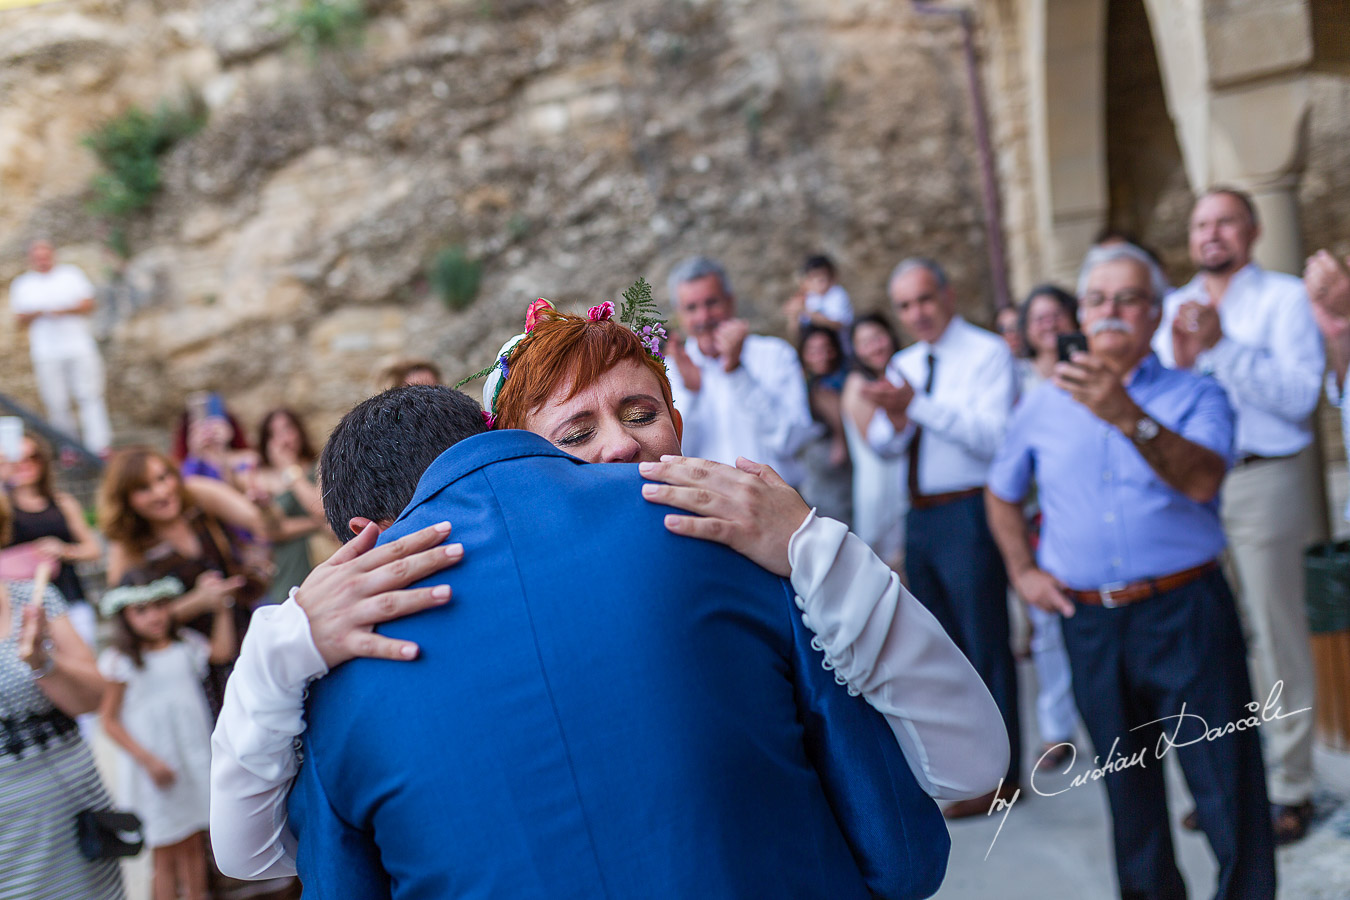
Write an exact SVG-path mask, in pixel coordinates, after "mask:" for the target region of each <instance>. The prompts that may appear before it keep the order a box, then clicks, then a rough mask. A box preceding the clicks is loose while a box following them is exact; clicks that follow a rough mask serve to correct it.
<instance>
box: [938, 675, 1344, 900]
mask: <svg viewBox="0 0 1350 900" xmlns="http://www.w3.org/2000/svg"><path fill="white" fill-rule="evenodd" d="M1018 676H1019V678H1020V680H1021V685H1022V694H1023V703H1022V709H1023V712H1024V716H1023V720H1024V721H1023V727H1022V732H1023V734H1024V735H1026V736H1028V738H1029V740H1028V741H1027V747H1026V749H1025V752H1024V755H1023V758H1024V759H1026V760H1028V763H1027V764H1028V765H1029V764H1030V762H1029V761H1030V760H1034V759H1035V758H1036V756H1037V755H1039V749H1038V746H1037V745H1038V741H1037V739H1036V737H1035V735H1036V728H1035V721H1034V712H1033V710H1034V709H1035V703H1034V694H1033V692H1034V690H1035V671H1034V670H1033V669H1032V667H1031V665H1030V663H1024V664H1023V665H1021V666H1020V667H1019V671H1018ZM1079 746H1080V747H1087V746H1089V745H1088V743H1087V740H1086V737H1085V736H1082V735H1080V738H1079ZM1168 763H1169V765H1168V796H1169V805H1170V806H1171V809H1172V813H1173V819H1174V822H1173V829H1172V832H1173V841H1174V842H1175V843H1176V847H1177V856H1178V862H1179V864H1180V866H1181V870H1182V874H1183V875H1184V876H1185V878H1186V883H1187V886H1188V887H1189V891H1190V895H1191V896H1192V897H1197V898H1199V897H1208V896H1210V895H1211V894H1212V893H1213V891H1214V875H1215V871H1216V867H1215V864H1214V858H1213V856H1211V855H1210V852H1209V846H1208V844H1207V843H1206V842H1205V839H1204V838H1203V837H1202V836H1200V835H1197V834H1194V833H1192V832H1188V831H1183V830H1181V828H1180V826H1179V825H1177V824H1176V823H1177V820H1179V819H1180V818H1181V816H1182V815H1183V814H1184V813H1185V811H1186V810H1188V809H1190V798H1189V795H1188V794H1187V793H1186V787H1185V782H1184V781H1183V780H1182V778H1181V774H1180V769H1179V768H1178V767H1177V766H1176V765H1175V763H1174V762H1173V761H1172V760H1168ZM1083 767H1084V761H1083V756H1082V754H1081V753H1080V756H1079V762H1078V763H1077V764H1076V765H1075V767H1074V772H1079V771H1082V769H1083ZM1316 767H1317V779H1318V786H1319V791H1320V793H1319V795H1318V798H1317V799H1318V821H1317V823H1316V825H1315V826H1314V830H1313V833H1312V834H1310V835H1309V837H1307V838H1306V839H1305V840H1303V841H1302V842H1300V843H1298V844H1295V845H1293V846H1291V847H1287V848H1284V849H1282V850H1280V851H1279V858H1278V865H1279V878H1280V893H1279V897H1280V900H1346V898H1350V754H1344V753H1333V752H1331V751H1329V750H1326V749H1325V748H1319V749H1318V752H1317V757H1316ZM1072 780H1073V773H1070V774H1069V775H1065V776H1055V775H1052V776H1050V777H1048V778H1043V777H1042V776H1039V775H1038V776H1037V778H1036V785H1037V787H1038V788H1039V789H1040V790H1041V791H1043V792H1046V793H1050V792H1053V791H1058V790H1063V789H1065V788H1068V790H1066V791H1065V793H1063V794H1060V795H1058V796H1054V797H1039V796H1035V795H1032V796H1031V797H1028V796H1027V792H1024V793H1023V795H1022V797H1021V798H1020V799H1018V801H1017V802H1016V804H1014V806H1013V808H1012V809H1011V810H1010V811H1008V813H1007V815H1006V817H1005V816H1003V815H1002V814H1001V813H994V814H992V815H990V816H988V817H983V818H980V819H977V820H974V819H972V820H965V821H962V822H954V823H952V825H951V829H950V830H951V835H952V855H951V862H950V864H949V866H948V869H947V880H946V882H945V883H944V884H943V886H942V890H941V891H939V892H938V894H937V897H938V898H940V900H966V898H971V900H974V898H980V900H985V898H988V897H994V896H997V897H999V898H1000V900H1047V898H1049V900H1060V898H1066V900H1067V898H1072V900H1113V898H1115V897H1116V896H1117V895H1116V886H1115V869H1114V864H1113V862H1112V855H1111V832H1110V820H1109V812H1108V810H1107V804H1106V791H1105V789H1104V788H1103V787H1102V785H1101V783H1100V782H1097V783H1089V784H1087V785H1084V786H1082V787H1076V788H1070V782H1072ZM1000 823H1001V824H1002V827H1003V830H1002V832H1001V833H999V826H1000ZM996 835H997V838H996V837H995V836H996ZM991 844H992V847H991ZM986 855H987V858H986Z"/></svg>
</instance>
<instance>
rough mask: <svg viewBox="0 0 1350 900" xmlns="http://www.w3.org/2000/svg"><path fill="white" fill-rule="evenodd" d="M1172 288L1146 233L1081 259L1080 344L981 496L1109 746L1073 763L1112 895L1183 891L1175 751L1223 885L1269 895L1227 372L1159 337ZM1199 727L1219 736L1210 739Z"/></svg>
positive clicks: (1233, 897)
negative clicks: (1099, 827) (1169, 784)
mask: <svg viewBox="0 0 1350 900" xmlns="http://www.w3.org/2000/svg"><path fill="white" fill-rule="evenodd" d="M1165 289H1166V282H1165V281H1164V280H1163V277H1162V273H1161V272H1160V271H1159V270H1158V269H1157V266H1156V265H1155V264H1153V263H1152V262H1151V261H1150V260H1149V258H1148V257H1147V256H1146V255H1145V254H1144V253H1143V251H1141V250H1139V249H1138V248H1136V247H1133V246H1130V245H1120V246H1112V247H1104V248H1099V249H1095V250H1093V251H1092V252H1090V253H1089V254H1088V258H1087V261H1086V263H1085V264H1084V266H1083V275H1082V277H1081V279H1080V283H1079V294H1080V299H1079V319H1080V321H1081V323H1082V326H1083V329H1084V331H1085V332H1086V333H1087V338H1088V342H1089V345H1088V346H1089V352H1087V353H1083V352H1076V353H1074V354H1073V356H1072V359H1071V360H1070V361H1069V362H1067V363H1059V364H1058V365H1057V366H1056V368H1055V377H1054V381H1053V382H1052V383H1051V384H1050V385H1048V386H1047V387H1046V388H1044V389H1042V390H1039V391H1036V392H1035V393H1033V394H1031V395H1030V396H1028V397H1027V398H1026V400H1025V401H1023V402H1022V404H1021V405H1020V406H1019V407H1018V409H1017V411H1016V413H1014V415H1013V418H1012V422H1011V424H1010V425H1009V427H1008V434H1007V440H1006V441H1005V443H1004V444H1003V446H1002V448H1001V449H1000V450H999V453H998V456H997V458H996V459H995V460H994V463H993V465H992V467H991V468H990V471H989V487H988V491H987V492H986V495H985V503H986V507H987V510H988V516H989V524H990V527H991V528H992V529H993V532H994V537H995V538H996V539H997V540H998V545H999V549H1000V550H1001V551H1002V553H1003V558H1004V560H1005V561H1006V563H1007V566H1008V572H1009V573H1010V574H1011V576H1012V580H1013V584H1014V585H1015V586H1016V588H1017V591H1018V593H1019V594H1021V595H1022V596H1023V597H1024V598H1025V599H1026V601H1027V602H1028V603H1031V604H1033V605H1035V606H1038V607H1040V608H1041V609H1044V610H1047V611H1051V612H1058V613H1059V614H1060V615H1062V616H1063V617H1064V619H1063V622H1062V625H1063V632H1064V644H1065V647H1066V649H1067V650H1068V653H1069V665H1070V667H1071V669H1072V672H1073V690H1074V696H1075V698H1076V700H1077V703H1078V710H1079V712H1080V713H1081V714H1082V717H1083V721H1084V723H1085V724H1086V725H1087V729H1088V733H1089V734H1090V735H1091V737H1092V743H1093V745H1094V748H1095V752H1096V753H1097V754H1098V757H1097V758H1098V759H1100V760H1101V762H1100V763H1099V762H1097V761H1096V760H1094V761H1093V762H1091V763H1086V761H1084V762H1083V763H1081V764H1079V765H1075V764H1074V763H1071V764H1070V769H1073V770H1075V775H1082V774H1083V773H1084V772H1086V771H1087V770H1088V769H1091V768H1092V767H1095V766H1098V765H1101V766H1103V767H1104V768H1105V777H1104V779H1103V781H1104V782H1105V785H1106V792H1107V797H1108V798H1109V800H1110V803H1111V818H1112V825H1113V828H1112V831H1113V835H1114V840H1115V852H1116V872H1117V876H1118V879H1119V888H1120V894H1121V896H1122V897H1126V898H1133V897H1157V898H1162V897H1184V896H1186V888H1185V884H1184V883H1183V881H1182V878H1181V873H1180V871H1179V870H1178V868H1177V865H1176V859H1175V855H1174V853H1173V849H1172V839H1171V828H1170V820H1169V816H1168V810H1167V801H1166V797H1165V792H1164V785H1163V765H1162V757H1163V756H1164V755H1166V753H1167V752H1170V751H1171V750H1172V749H1173V748H1174V747H1175V748H1176V754H1177V757H1178V760H1179V761H1180V763H1181V767H1182V770H1183V772H1184V773H1185V775H1186V781H1187V784H1188V785H1189V786H1190V789H1191V793H1192V794H1193V795H1194V797H1195V798H1196V805H1197V814H1198V815H1197V817H1198V820H1199V825H1200V828H1201V829H1202V830H1203V831H1204V832H1205V835H1206V837H1208V838H1209V842H1210V847H1211V848H1212V850H1213V851H1214V855H1215V857H1217V860H1218V864H1219V875H1218V886H1217V889H1216V892H1215V897H1216V898H1220V900H1239V898H1241V900H1261V898H1273V897H1274V896H1275V853H1274V843H1273V835H1272V831H1271V823H1270V817H1269V815H1268V809H1267V806H1268V801H1267V799H1266V782H1265V773H1264V769H1263V767H1262V762H1261V747H1260V743H1259V741H1258V738H1257V735H1256V734H1255V733H1253V731H1252V730H1245V729H1244V730H1236V731H1234V730H1232V729H1229V733H1225V731H1224V729H1225V727H1226V726H1228V725H1229V723H1235V722H1239V721H1243V722H1245V721H1247V717H1249V716H1250V715H1251V713H1250V712H1249V710H1248V708H1247V704H1249V703H1251V701H1252V691H1251V685H1250V682H1249V681H1248V679H1247V667H1246V665H1245V658H1246V652H1245V651H1246V645H1245V642H1244V640H1243V636H1242V628H1241V625H1240V624H1239V622H1238V616H1237V608H1236V605H1235V603H1234V601H1233V597H1232V594H1231V593H1230V592H1229V589H1228V584H1227V582H1226V581H1225V580H1224V577H1223V574H1222V572H1221V571H1220V569H1219V567H1218V564H1217V559H1218V557H1219V555H1220V554H1221V553H1222V552H1223V548H1224V534H1223V528H1222V527H1221V525H1220V523H1219V514H1218V499H1217V498H1218V493H1219V486H1220V484H1222V483H1223V479H1224V474H1225V471H1226V470H1227V468H1228V465H1229V462H1230V461H1231V458H1232V457H1231V454H1232V446H1233V411H1232V407H1231V406H1230V405H1229V403H1228V400H1227V398H1226V397H1225V396H1224V392H1223V390H1222V388H1220V387H1219V385H1218V384H1216V383H1215V382H1214V381H1212V380H1210V379H1207V378H1201V377H1198V376H1196V375H1193V374H1191V373H1188V372H1181V371H1177V370H1174V369H1167V368H1165V367H1164V366H1163V365H1162V364H1161V362H1159V360H1158V358H1157V356H1156V355H1154V353H1153V351H1152V349H1151V348H1150V346H1149V342H1150V339H1151V338H1152V337H1153V333H1154V330H1155V329H1156V328H1157V327H1158V322H1159V321H1160V319H1161V315H1162V314H1161V302H1162V293H1163V291H1164V290H1165ZM1033 477H1034V479H1035V484H1036V489H1037V492H1038V494H1037V496H1038V498H1039V501H1040V504H1041V509H1042V510H1043V511H1044V513H1045V517H1044V525H1043V528H1042V531H1041V538H1040V545H1039V548H1038V550H1037V551H1036V553H1035V554H1034V555H1033V552H1032V550H1031V545H1030V541H1029V536H1028V532H1027V525H1026V520H1025V518H1024V517H1023V515H1022V502H1023V500H1024V499H1025V497H1026V495H1027V492H1028V491H1029V490H1030V488H1031V484H1032V479H1033ZM1285 709H1286V711H1289V712H1292V708H1290V707H1288V706H1286V707H1285ZM1202 720H1203V723H1204V724H1202ZM1206 726H1208V728H1212V729H1215V730H1217V732H1218V736H1217V737H1213V738H1210V739H1208V740H1207V739H1206ZM1169 739H1170V742H1169ZM1136 759H1137V760H1138V761H1137V762H1136V761H1135V760H1136ZM1112 761H1115V762H1114V764H1112ZM1122 761H1129V763H1128V764H1125V763H1124V762H1122Z"/></svg>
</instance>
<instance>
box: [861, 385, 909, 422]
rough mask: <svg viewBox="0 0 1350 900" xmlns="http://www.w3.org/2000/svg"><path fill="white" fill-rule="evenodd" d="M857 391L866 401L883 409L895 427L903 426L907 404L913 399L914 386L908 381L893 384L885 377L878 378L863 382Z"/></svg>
mask: <svg viewBox="0 0 1350 900" xmlns="http://www.w3.org/2000/svg"><path fill="white" fill-rule="evenodd" d="M858 393H859V394H860V395H862V398H863V399H864V400H866V401H867V402H869V403H873V404H875V405H876V406H878V407H879V408H881V409H883V410H885V411H886V415H887V416H889V417H890V420H891V424H892V425H894V426H895V427H896V428H897V429H900V428H904V427H905V425H906V424H907V421H906V416H907V414H908V412H909V404H910V401H911V400H913V399H914V387H913V385H911V384H910V383H909V382H908V381H902V382H900V384H898V385H895V384H891V382H890V381H888V380H887V379H885V378H878V379H877V380H876V381H869V382H867V383H866V384H864V385H863V386H862V387H861V388H859V390H858Z"/></svg>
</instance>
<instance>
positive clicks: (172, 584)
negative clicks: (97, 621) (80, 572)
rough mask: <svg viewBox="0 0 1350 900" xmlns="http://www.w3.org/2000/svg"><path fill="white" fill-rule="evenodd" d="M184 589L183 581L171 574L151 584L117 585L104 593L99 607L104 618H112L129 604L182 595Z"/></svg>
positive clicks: (151, 601) (135, 604)
mask: <svg viewBox="0 0 1350 900" xmlns="http://www.w3.org/2000/svg"><path fill="white" fill-rule="evenodd" d="M183 591H184V588H183V582H181V581H179V580H178V579H177V578H174V577H173V576H172V575H169V576H166V577H164V578H161V579H159V580H158V581H152V582H150V583H149V584H127V585H123V586H121V587H115V588H113V589H112V590H110V591H108V592H107V593H105V594H104V595H103V599H102V600H100V601H99V604H98V609H99V612H101V613H103V617H104V618H111V617H113V616H115V615H117V613H118V612H120V611H121V610H123V609H125V608H126V607H128V606H140V605H141V604H142V603H154V602H155V601H156V600H170V599H172V598H174V597H181V596H182V595H183Z"/></svg>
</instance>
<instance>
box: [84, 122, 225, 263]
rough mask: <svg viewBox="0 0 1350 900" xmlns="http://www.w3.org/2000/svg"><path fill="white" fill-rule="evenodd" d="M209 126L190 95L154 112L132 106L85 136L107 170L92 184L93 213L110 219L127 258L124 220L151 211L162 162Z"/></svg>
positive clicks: (119, 247) (118, 247)
mask: <svg viewBox="0 0 1350 900" xmlns="http://www.w3.org/2000/svg"><path fill="white" fill-rule="evenodd" d="M205 124H206V105H205V104H204V103H202V101H201V99H200V98H199V97H195V96H189V97H187V98H185V99H184V100H182V101H180V102H178V103H161V104H160V105H159V106H158V107H156V108H155V110H154V111H153V112H148V111H146V110H144V109H142V108H141V107H139V106H133V107H131V108H130V109H128V110H127V111H126V112H124V113H122V114H121V115H120V116H117V117H116V118H113V119H109V120H108V121H107V122H104V123H103V124H102V125H100V126H99V127H98V128H96V129H94V130H93V131H91V132H89V133H88V134H86V135H85V136H84V138H83V140H82V143H83V144H84V145H85V146H86V147H88V148H89V150H90V151H92V152H93V154H94V156H95V157H97V158H98V161H99V163H100V164H101V165H102V167H103V171H101V172H99V173H98V174H97V175H95V176H94V178H93V181H92V182H90V185H89V187H90V192H91V193H92V195H93V196H92V200H91V201H90V206H91V208H92V209H93V211H94V212H96V213H98V214H99V215H101V216H104V217H106V218H107V219H109V225H110V232H111V234H112V235H113V236H114V237H113V239H112V241H111V246H112V247H113V249H114V250H116V251H117V252H118V253H119V254H120V255H122V256H126V255H128V254H129V253H130V248H129V247H128V246H127V244H126V221H127V219H129V218H130V217H131V216H133V215H135V214H136V213H137V212H139V211H141V210H143V209H145V208H146V207H148V206H149V205H150V204H151V203H152V202H153V201H154V199H155V195H156V194H157V193H158V192H159V188H160V169H159V159H160V157H161V156H163V155H164V154H165V153H167V152H168V151H169V149H170V148H172V147H173V145H174V144H176V143H178V142H179V141H181V140H182V139H183V138H186V137H189V136H191V135H193V134H195V133H196V132H198V131H200V130H201V128H202V126H203V125H205Z"/></svg>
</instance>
